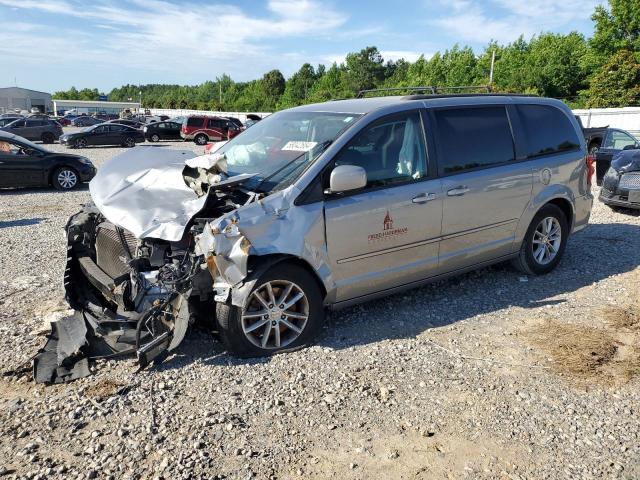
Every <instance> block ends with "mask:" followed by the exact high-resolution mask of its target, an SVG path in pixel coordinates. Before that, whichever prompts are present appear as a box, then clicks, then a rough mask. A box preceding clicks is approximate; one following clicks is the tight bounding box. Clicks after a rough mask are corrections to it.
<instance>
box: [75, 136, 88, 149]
mask: <svg viewBox="0 0 640 480" xmlns="http://www.w3.org/2000/svg"><path fill="white" fill-rule="evenodd" d="M86 146H87V140H86V139H84V138H79V139H78V140H76V148H85V147H86Z"/></svg>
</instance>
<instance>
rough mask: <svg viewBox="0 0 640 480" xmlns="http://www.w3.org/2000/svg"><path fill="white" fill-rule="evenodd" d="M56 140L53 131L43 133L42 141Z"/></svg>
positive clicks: (51, 141) (50, 141)
mask: <svg viewBox="0 0 640 480" xmlns="http://www.w3.org/2000/svg"><path fill="white" fill-rule="evenodd" d="M55 141H56V137H55V136H54V135H53V133H51V132H45V133H43V134H42V143H53V142H55Z"/></svg>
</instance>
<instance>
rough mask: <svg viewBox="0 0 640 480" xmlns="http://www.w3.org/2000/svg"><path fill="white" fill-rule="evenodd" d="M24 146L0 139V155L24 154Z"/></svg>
mask: <svg viewBox="0 0 640 480" xmlns="http://www.w3.org/2000/svg"><path fill="white" fill-rule="evenodd" d="M24 154H25V152H24V151H23V149H22V147H20V146H18V145H16V144H15V143H11V142H7V141H4V140H0V155H24Z"/></svg>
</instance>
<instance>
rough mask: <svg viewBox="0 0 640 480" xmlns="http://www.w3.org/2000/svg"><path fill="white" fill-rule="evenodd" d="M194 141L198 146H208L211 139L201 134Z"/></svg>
mask: <svg viewBox="0 0 640 480" xmlns="http://www.w3.org/2000/svg"><path fill="white" fill-rule="evenodd" d="M193 141H194V142H196V143H197V144H198V145H206V144H207V142H208V141H209V139H208V138H207V136H206V135H205V134H204V133H199V134H198V135H196V136H195V138H194V139H193Z"/></svg>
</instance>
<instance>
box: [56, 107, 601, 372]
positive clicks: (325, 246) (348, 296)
mask: <svg viewBox="0 0 640 480" xmlns="http://www.w3.org/2000/svg"><path fill="white" fill-rule="evenodd" d="M586 153H587V152H586V147H585V144H584V140H583V139H582V135H581V131H580V127H579V125H578V124H577V122H576V120H575V118H574V117H573V115H572V113H571V111H570V110H569V109H568V108H567V107H566V106H565V105H564V104H563V103H562V102H559V101H556V100H551V99H544V98H534V97H526V96H506V95H490V94H484V95H452V96H434V95H410V96H403V97H399V96H387V97H378V98H366V99H352V100H341V101H332V102H327V103H322V104H315V105H305V106H301V107H297V108H293V109H289V110H285V111H281V112H278V113H274V114H273V115H271V116H269V117H267V118H265V119H264V120H262V121H261V122H259V123H257V124H256V125H254V126H253V127H251V128H250V129H248V130H246V131H245V132H243V133H242V134H240V135H238V136H237V137H236V138H234V139H232V140H231V141H229V142H227V143H225V144H223V145H221V146H220V148H218V149H217V150H216V151H215V152H213V153H211V154H208V155H204V156H200V157H196V156H195V154H193V153H191V152H185V151H170V150H166V149H157V148H150V147H136V148H134V149H133V150H132V151H130V152H126V153H124V154H122V155H121V156H119V157H116V158H114V159H113V160H112V161H110V162H109V163H107V164H106V165H104V166H103V167H102V168H101V169H100V170H99V171H98V174H97V176H96V177H95V179H94V180H93V181H92V182H91V184H90V190H91V195H92V198H93V201H94V205H91V206H88V207H86V208H85V209H84V210H83V211H81V212H79V213H78V214H77V215H75V216H73V217H72V218H71V219H70V220H69V223H68V225H67V233H68V243H69V252H70V254H69V261H68V265H67V269H66V273H65V286H66V289H67V290H66V291H67V299H68V301H69V303H70V304H71V306H72V307H73V308H75V309H76V311H77V312H78V314H77V315H76V318H77V320H76V321H77V322H83V323H84V326H86V328H81V329H76V331H80V332H85V331H87V338H90V339H91V340H90V341H88V342H87V341H84V338H83V339H82V340H83V341H84V343H82V344H81V345H82V347H81V348H80V350H81V351H84V352H85V353H86V354H87V355H88V356H91V354H92V353H91V350H92V349H93V348H94V347H95V349H96V350H98V349H99V348H98V347H100V348H103V347H104V344H106V345H107V346H108V347H109V348H110V349H111V350H112V351H127V352H128V351H131V350H132V349H135V351H137V354H138V358H139V360H140V362H141V363H142V364H143V365H144V364H146V363H148V362H149V361H151V360H153V359H154V358H156V357H158V356H160V355H162V354H164V353H165V352H166V351H167V350H172V349H173V348H175V347H176V346H177V345H178V344H179V343H180V341H181V340H182V338H183V336H184V334H185V331H186V329H187V326H188V324H189V323H190V322H194V321H195V320H196V319H198V318H201V319H204V320H206V321H209V322H210V323H211V324H212V325H213V326H214V328H215V329H216V330H217V331H218V333H219V336H220V338H221V339H222V341H223V342H224V345H225V346H226V347H227V349H228V350H229V351H230V352H233V353H234V354H238V355H243V356H252V355H264V354H271V353H275V352H279V351H283V350H289V349H295V348H299V347H301V346H304V345H307V344H309V343H310V342H311V341H312V340H313V339H314V336H315V335H316V333H317V332H318V330H319V328H320V326H321V324H322V322H323V319H324V316H325V310H326V309H334V308H340V307H345V306H348V305H353V304H355V303H358V302H363V301H367V300H369V299H372V298H375V297H380V296H385V295H390V294H393V293H395V292H398V291H400V290H403V289H407V288H413V287H416V286H419V285H423V284H424V283H426V282H431V281H434V280H439V279H442V278H444V277H447V276H450V275H456V274H459V273H461V272H465V271H468V270H470V269H475V268H479V267H482V266H485V265H489V264H492V263H496V262H502V261H505V260H511V261H513V263H514V264H515V266H516V267H517V268H519V269H520V270H522V271H523V272H525V273H527V274H531V275H538V274H546V273H548V272H550V271H551V270H553V269H554V268H555V267H556V265H557V264H558V262H559V261H560V259H561V257H562V254H563V251H564V249H565V247H566V245H567V239H568V237H569V235H570V234H571V233H573V232H576V231H578V230H581V229H582V228H584V227H585V226H586V225H587V223H588V221H589V215H590V210H591V205H592V202H593V197H592V194H591V185H590V184H591V178H590V176H589V174H588V169H587V164H586ZM67 327H68V326H67ZM58 330H59V332H58V333H59V335H61V336H64V335H68V332H69V331H73V329H72V328H59V329H58ZM65 332H67V333H65ZM127 332H129V333H127ZM61 341H62V340H61ZM79 341H80V340H77V342H79ZM65 342H66V343H69V342H71V343H73V339H68V338H67V339H65ZM77 342H76V343H77ZM100 343H102V345H97V344H100ZM103 350H104V348H103ZM58 357H60V356H58ZM58 374H59V373H58Z"/></svg>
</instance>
